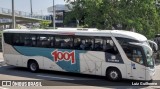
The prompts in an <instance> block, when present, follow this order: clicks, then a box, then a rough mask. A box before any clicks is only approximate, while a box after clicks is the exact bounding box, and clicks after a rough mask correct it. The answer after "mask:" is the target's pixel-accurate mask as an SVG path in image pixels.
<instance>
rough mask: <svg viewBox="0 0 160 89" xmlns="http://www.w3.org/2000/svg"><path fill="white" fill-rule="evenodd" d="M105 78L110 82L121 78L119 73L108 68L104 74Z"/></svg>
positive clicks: (115, 69)
mask: <svg viewBox="0 0 160 89" xmlns="http://www.w3.org/2000/svg"><path fill="white" fill-rule="evenodd" d="M106 77H107V79H109V80H111V81H119V80H121V78H122V76H121V73H120V71H119V70H118V69H117V68H109V69H108V70H107V72H106Z"/></svg>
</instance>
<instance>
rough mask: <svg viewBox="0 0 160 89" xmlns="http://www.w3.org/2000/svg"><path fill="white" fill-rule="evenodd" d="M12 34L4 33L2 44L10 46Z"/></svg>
mask: <svg viewBox="0 0 160 89" xmlns="http://www.w3.org/2000/svg"><path fill="white" fill-rule="evenodd" d="M12 37H13V36H12V34H11V33H4V42H5V43H7V44H12Z"/></svg>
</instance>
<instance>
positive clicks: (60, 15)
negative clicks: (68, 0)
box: [48, 4, 70, 27]
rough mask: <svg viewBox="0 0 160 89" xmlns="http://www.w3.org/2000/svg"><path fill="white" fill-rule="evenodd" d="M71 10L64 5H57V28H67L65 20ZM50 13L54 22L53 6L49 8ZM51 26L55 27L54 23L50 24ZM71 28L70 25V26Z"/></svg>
mask: <svg viewBox="0 0 160 89" xmlns="http://www.w3.org/2000/svg"><path fill="white" fill-rule="evenodd" d="M69 11H70V9H69V8H68V6H67V5H62V4H57V5H55V15H56V17H55V24H56V27H67V26H65V25H64V19H65V15H66V13H68V12H69ZM48 12H49V13H51V15H50V16H51V19H52V21H53V6H51V7H48ZM50 26H53V22H52V23H51V24H50ZM68 26H70V25H68Z"/></svg>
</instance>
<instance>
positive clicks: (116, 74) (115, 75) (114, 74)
mask: <svg viewBox="0 0 160 89" xmlns="http://www.w3.org/2000/svg"><path fill="white" fill-rule="evenodd" d="M110 77H111V78H112V79H113V80H115V79H117V78H118V73H117V72H116V71H111V72H110Z"/></svg>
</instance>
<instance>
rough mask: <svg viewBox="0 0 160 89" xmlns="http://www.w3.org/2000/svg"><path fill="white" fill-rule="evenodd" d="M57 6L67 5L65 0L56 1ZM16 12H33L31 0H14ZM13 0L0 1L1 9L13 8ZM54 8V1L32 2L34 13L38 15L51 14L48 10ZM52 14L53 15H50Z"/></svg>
mask: <svg viewBox="0 0 160 89" xmlns="http://www.w3.org/2000/svg"><path fill="white" fill-rule="evenodd" d="M54 1H55V5H56V4H65V2H64V0H54ZM14 3H15V10H18V11H24V12H28V13H30V12H31V9H30V0H14ZM11 5H12V0H0V9H1V8H7V9H11V8H12V6H11ZM50 6H53V0H32V9H33V13H37V14H43V15H46V14H49V13H48V12H47V8H48V7H50ZM50 14H51V13H50Z"/></svg>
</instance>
